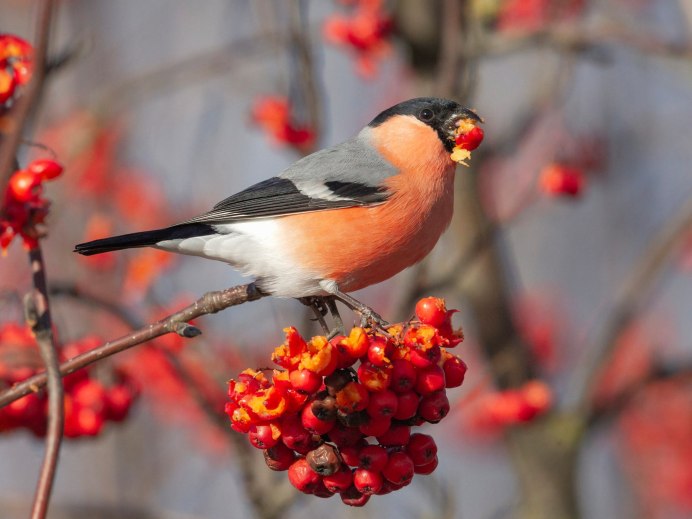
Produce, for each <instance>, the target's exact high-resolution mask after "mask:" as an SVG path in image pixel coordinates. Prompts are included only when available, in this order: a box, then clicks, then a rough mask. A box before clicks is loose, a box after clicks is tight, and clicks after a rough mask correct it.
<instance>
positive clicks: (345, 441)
mask: <svg viewBox="0 0 692 519" xmlns="http://www.w3.org/2000/svg"><path fill="white" fill-rule="evenodd" d="M362 437H363V435H362V434H361V433H360V430H359V429H358V428H357V427H346V426H345V425H343V424H342V423H340V422H336V424H335V425H334V427H333V428H332V429H331V430H330V431H329V441H331V442H332V443H334V444H335V445H337V446H338V447H349V446H352V445H355V444H356V443H358V440H360V439H361V438H362Z"/></svg>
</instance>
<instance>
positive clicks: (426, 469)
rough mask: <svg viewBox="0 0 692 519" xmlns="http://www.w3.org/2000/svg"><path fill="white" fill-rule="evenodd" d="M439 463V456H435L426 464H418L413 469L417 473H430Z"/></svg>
mask: <svg viewBox="0 0 692 519" xmlns="http://www.w3.org/2000/svg"><path fill="white" fill-rule="evenodd" d="M437 465H438V460H437V456H435V457H434V458H433V459H432V461H430V462H428V463H426V464H425V465H416V466H414V467H413V471H414V472H415V473H416V474H422V475H428V474H432V473H433V471H434V470H435V469H436V468H437Z"/></svg>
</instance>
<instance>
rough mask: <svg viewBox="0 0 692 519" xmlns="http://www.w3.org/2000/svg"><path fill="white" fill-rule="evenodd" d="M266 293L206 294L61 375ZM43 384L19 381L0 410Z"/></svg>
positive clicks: (80, 358) (3, 396)
mask: <svg viewBox="0 0 692 519" xmlns="http://www.w3.org/2000/svg"><path fill="white" fill-rule="evenodd" d="M264 296H265V294H263V293H262V292H260V290H259V289H258V288H257V287H256V286H255V284H254V283H250V284H247V285H238V286H235V287H231V288H227V289H226V290H221V291H217V292H207V293H206V294H204V295H203V296H202V297H200V298H199V299H198V300H197V301H195V302H194V303H192V304H191V305H188V306H186V307H185V308H183V309H182V310H180V311H178V312H176V313H174V314H171V315H169V316H167V317H165V318H163V319H161V320H160V321H157V322H156V323H152V324H149V325H147V326H144V327H142V328H140V329H138V330H134V331H132V332H130V333H128V334H127V335H124V336H122V337H120V338H118V339H115V340H113V341H110V342H107V343H105V344H103V345H101V346H99V347H97V348H94V349H93V350H90V351H87V352H85V353H82V354H81V355H77V356H76V357H74V358H72V359H70V360H68V361H66V362H63V363H62V364H61V365H60V374H61V375H62V376H65V375H69V374H70V373H73V372H75V371H77V370H78V369H81V368H83V367H85V366H88V365H90V364H93V363H94V362H96V361H98V360H101V359H103V358H105V357H109V356H111V355H114V354H115V353H119V352H121V351H124V350H127V349H129V348H132V347H133V346H137V345H138V344H142V343H143V342H146V341H149V340H151V339H155V338H156V337H160V336H161V335H166V334H167V333H182V334H185V332H186V330H189V329H190V328H192V327H189V326H187V327H186V326H185V325H186V323H187V322H188V321H190V320H192V319H195V318H197V317H199V316H201V315H206V314H213V313H216V312H219V311H221V310H224V309H226V308H228V307H230V306H236V305H240V304H243V303H247V302H250V301H256V300H258V299H260V298H262V297H264ZM45 385H46V374H45V373H40V374H38V375H34V376H33V377H30V378H28V379H26V380H23V381H22V382H19V383H17V384H15V385H14V386H12V387H11V388H9V389H6V390H5V391H3V392H1V393H0V407H4V406H6V405H7V404H9V403H11V402H14V401H15V400H17V399H19V398H21V397H23V396H26V395H28V394H30V393H36V392H37V391H39V390H40V389H41V388H43V387H44V386H45Z"/></svg>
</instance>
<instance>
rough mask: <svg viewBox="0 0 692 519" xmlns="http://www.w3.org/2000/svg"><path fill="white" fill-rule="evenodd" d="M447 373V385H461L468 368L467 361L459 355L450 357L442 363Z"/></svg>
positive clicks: (448, 386) (449, 386)
mask: <svg viewBox="0 0 692 519" xmlns="http://www.w3.org/2000/svg"><path fill="white" fill-rule="evenodd" d="M442 369H443V371H444V373H445V387H447V388H452V387H459V386H460V385H461V384H462V383H463V382H464V376H465V375H466V371H467V370H468V366H467V365H466V363H465V362H464V361H463V360H461V359H460V358H459V357H456V356H453V357H450V358H448V359H447V360H446V361H445V363H444V364H443V365H442Z"/></svg>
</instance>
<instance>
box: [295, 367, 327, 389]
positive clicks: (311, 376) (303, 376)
mask: <svg viewBox="0 0 692 519" xmlns="http://www.w3.org/2000/svg"><path fill="white" fill-rule="evenodd" d="M288 378H289V380H290V381H291V385H292V386H293V388H294V389H295V390H296V391H300V392H302V393H308V394H312V393H316V392H317V391H318V390H319V389H320V386H321V385H322V377H321V376H319V375H318V374H317V373H315V372H313V371H310V370H309V369H296V370H293V371H291V372H290V373H289V375H288Z"/></svg>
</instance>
